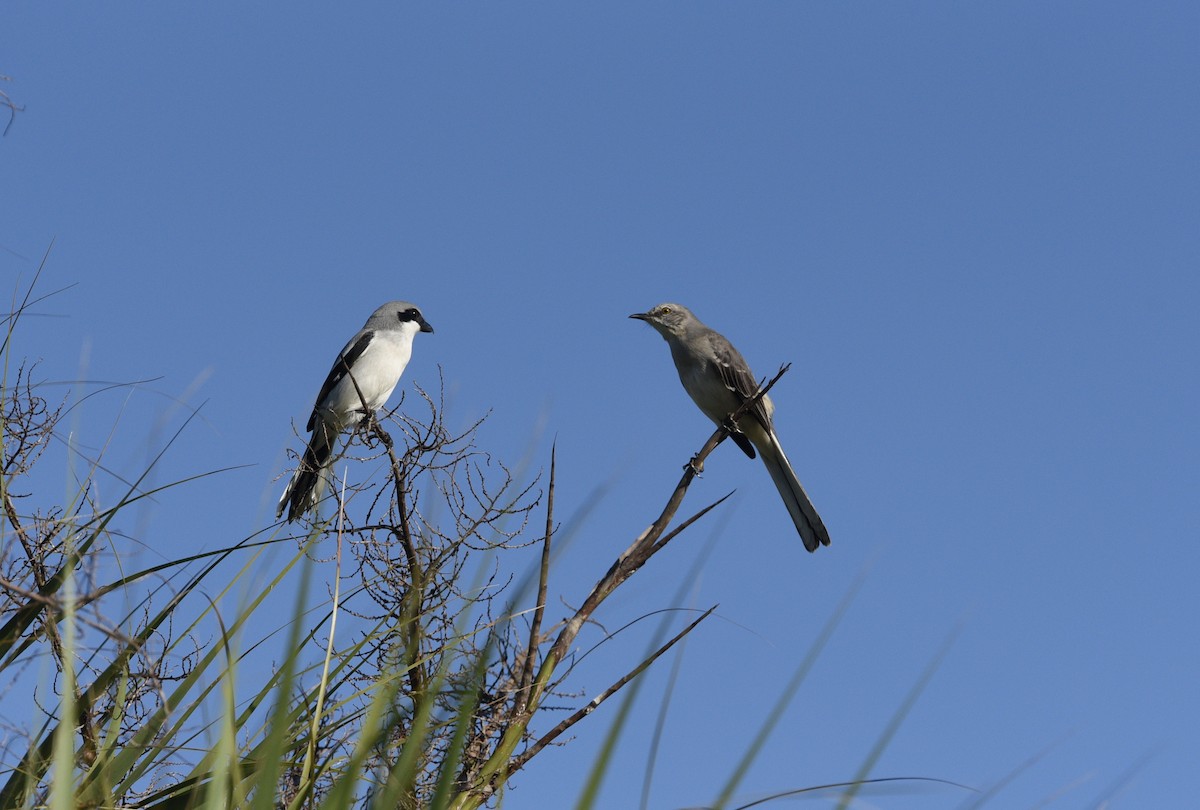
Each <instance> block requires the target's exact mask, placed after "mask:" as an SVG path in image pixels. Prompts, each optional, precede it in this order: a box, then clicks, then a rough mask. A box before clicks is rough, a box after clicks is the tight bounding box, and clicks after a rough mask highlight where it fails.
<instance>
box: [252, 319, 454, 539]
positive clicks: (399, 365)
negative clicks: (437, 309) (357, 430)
mask: <svg viewBox="0 0 1200 810" xmlns="http://www.w3.org/2000/svg"><path fill="white" fill-rule="evenodd" d="M432 331H433V327H432V326H430V325H429V322H428V321H426V320H425V317H424V316H423V315H422V314H421V310H419V309H417V307H416V305H415V304H410V303H409V302H407V301H391V302H389V303H387V304H384V305H383V306H381V307H380V308H379V309H377V310H375V312H374V313H373V314H372V315H371V317H370V318H368V319H367V322H366V323H365V324H364V325H363V328H362V329H360V330H359V331H358V334H356V335H355V336H354V337H352V338H350V341H349V342H348V343H347V344H346V347H345V348H344V349H342V351H341V352H340V353H339V354H338V356H337V359H336V360H334V361H333V368H332V369H330V370H329V376H328V377H326V378H325V384H324V385H322V386H321V391H320V393H319V394H317V401H316V404H314V405H313V410H312V415H311V416H309V417H308V425H307V427H306V428H305V429H306V430H308V431H309V432H310V433H312V437H311V438H310V439H309V440H308V447H306V448H305V450H304V456H303V457H302V458H301V459H300V466H299V467H298V468H297V469H296V473H295V474H294V475H293V476H292V480H291V481H290V482H289V483H288V486H287V489H286V490H284V492H283V497H282V498H280V499H279V506H278V508H277V509H276V510H275V516H276V517H280V516H282V515H283V513H284V510H285V509H286V510H287V519H288V521H293V520H295V519H296V518H298V517H299V516H300V515H302V514H304V513H305V512H308V511H311V510H312V509H314V508H315V507H316V505H317V502H318V501H320V500H321V498H322V497H323V496H324V494H325V490H326V488H328V487H329V485H330V477H331V472H332V467H333V450H334V445H335V444H336V442H337V439H338V436H340V435H341V434H342V432H343V431H345V430H347V429H348V428H351V427H356V426H357V425H358V424H359V423H360V422H362V421H363V420H364V419H367V418H369V417H371V416H373V415H374V413H375V411H376V410H377V409H378V408H380V407H382V406H383V403H385V402H387V399H388V397H390V396H391V395H392V391H393V390H394V389H395V388H396V384H397V383H399V382H400V375H401V374H403V373H404V367H405V366H407V365H408V359H409V357H411V356H412V342H413V337H414V336H415V335H416V334H417V332H432Z"/></svg>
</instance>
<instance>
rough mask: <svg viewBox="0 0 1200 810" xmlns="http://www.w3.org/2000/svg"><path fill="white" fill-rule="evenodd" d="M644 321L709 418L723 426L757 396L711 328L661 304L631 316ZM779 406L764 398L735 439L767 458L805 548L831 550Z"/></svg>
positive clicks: (746, 371)
mask: <svg viewBox="0 0 1200 810" xmlns="http://www.w3.org/2000/svg"><path fill="white" fill-rule="evenodd" d="M629 317H630V318H636V319H638V320H639V321H645V322H646V323H648V324H650V325H651V326H653V327H654V329H655V330H656V331H657V332H658V333H659V334H660V335H662V336H663V338H664V339H665V340H666V341H667V345H669V346H670V347H671V359H673V360H674V361H675V370H676V371H678V372H679V381H680V382H682V383H683V388H684V390H685V391H687V392H688V396H690V397H691V398H692V401H693V402H695V403H696V405H697V407H699V408H700V410H701V411H703V412H704V415H705V416H707V417H708V418H709V419H711V420H713V422H715V423H717V425H721V424H724V423H725V422H727V421H728V419H729V417H730V416H731V415H732V414H733V412H734V411H736V410H737V409H738V408H740V407H741V406H742V404H743V403H745V401H746V400H748V399H750V398H751V397H753V396H754V395H755V394H756V393H758V383H757V382H756V381H755V379H754V374H753V373H752V372H751V371H750V366H749V365H748V364H747V363H746V360H745V358H743V357H742V355H741V353H740V352H738V350H737V349H735V348H734V347H733V344H732V343H730V342H729V341H728V340H726V339H725V337H724V336H723V335H721V334H720V333H718V332H715V331H713V330H712V329H709V328H708V327H707V326H705V325H704V324H703V323H701V321H700V319H699V318H697V317H696V316H695V315H693V314H692V313H691V311H690V310H688V308H687V307H683V306H680V305H679V304H659V305H658V306H656V307H655V308H654V309H652V310H650V311H649V312H638V313H635V314H633V315H630V316H629ZM774 412H775V405H774V404H773V403H772V402H771V398H770V397H768V396H765V395H764V396H763V398H762V399H760V400H759V401H758V402H756V403H755V404H754V405H753V406H751V407H750V408H749V410H748V411H747V412H746V413H745V414H744V415H743V416H742V417H741V419H739V420H738V423H737V426H736V427H737V429H736V430H734V431H733V432H732V433H731V434H730V437H731V438H732V439H733V440H734V442H736V443H737V446H738V447H740V448H742V450H743V451H744V452H745V453H746V455H748V456H749V457H750V458H754V456H755V451H756V450H757V451H758V455H760V456H762V460H763V464H764V465H765V466H766V468H767V472H768V473H770V474H771V480H772V481H774V482H775V488H776V489H778V490H779V496H780V497H781V498H782V499H783V503H784V505H786V506H787V510H788V514H790V515H791V516H792V522H793V523H795V524H796V531H797V532H799V533H800V539H801V540H803V541H804V547H805V548H806V549H808V550H809V551H816V550H817V548H818V547H819V546H827V545H829V532H828V531H826V529H825V524H824V523H823V522H822V521H821V516H820V515H818V514H817V510H816V508H814V507H813V505H812V501H810V500H809V498H808V493H806V492H805V491H804V487H802V486H800V481H799V479H797V478H796V473H795V471H794V470H793V469H792V464H791V462H789V461H788V458H787V456H786V455H784V453H783V447H782V446H781V445H780V444H779V437H778V436H777V435H775V426H774V424H772V422H771V415H772V414H773V413H774Z"/></svg>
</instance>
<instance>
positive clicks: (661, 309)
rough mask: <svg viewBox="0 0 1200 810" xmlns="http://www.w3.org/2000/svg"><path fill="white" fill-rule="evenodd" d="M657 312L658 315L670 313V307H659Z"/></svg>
mask: <svg viewBox="0 0 1200 810" xmlns="http://www.w3.org/2000/svg"><path fill="white" fill-rule="evenodd" d="M658 313H659V314H660V315H670V314H671V308H670V307H659V309H658Z"/></svg>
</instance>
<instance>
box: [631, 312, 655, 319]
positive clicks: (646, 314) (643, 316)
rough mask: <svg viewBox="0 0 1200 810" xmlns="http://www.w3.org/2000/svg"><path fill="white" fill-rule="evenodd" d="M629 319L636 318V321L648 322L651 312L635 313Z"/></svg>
mask: <svg viewBox="0 0 1200 810" xmlns="http://www.w3.org/2000/svg"><path fill="white" fill-rule="evenodd" d="M629 317H630V318H635V319H636V320H639V321H648V320H650V313H649V312H635V313H633V314H632V315H630V316H629Z"/></svg>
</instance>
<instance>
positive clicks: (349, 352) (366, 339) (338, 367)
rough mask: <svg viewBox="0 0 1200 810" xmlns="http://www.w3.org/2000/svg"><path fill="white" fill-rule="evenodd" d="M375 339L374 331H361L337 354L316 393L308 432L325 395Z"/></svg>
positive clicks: (314, 421) (310, 430) (315, 419)
mask: <svg viewBox="0 0 1200 810" xmlns="http://www.w3.org/2000/svg"><path fill="white" fill-rule="evenodd" d="M374 339H375V333H374V332H373V331H372V332H363V333H362V336H361V337H360V338H359V339H358V340H356V341H354V344H353V345H352V346H350V348H348V349H344V350H343V351H342V353H341V354H339V355H338V358H337V360H334V361H333V368H331V369H329V376H328V377H326V378H325V384H324V385H322V386H321V393H319V394H317V401H316V402H315V403H313V412H312V414H311V415H310V416H309V417H308V426H307V427H306V428H305V430H307V431H308V432H309V433H311V432H312V429H313V426H314V425H316V423H317V409H318V408H320V407H321V403H322V402H324V401H325V397H327V396H329V392H330V391H332V390H333V387H334V386H335V385H337V384H338V383H339V382H340V381H341V379H342V377H345V376H346V372H348V371H349V370H350V367H351V366H353V365H354V361H355V360H357V359H358V358H359V357H361V356H362V353H363V352H365V351H366V350H367V347H368V346H370V345H371V341H372V340H374Z"/></svg>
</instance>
